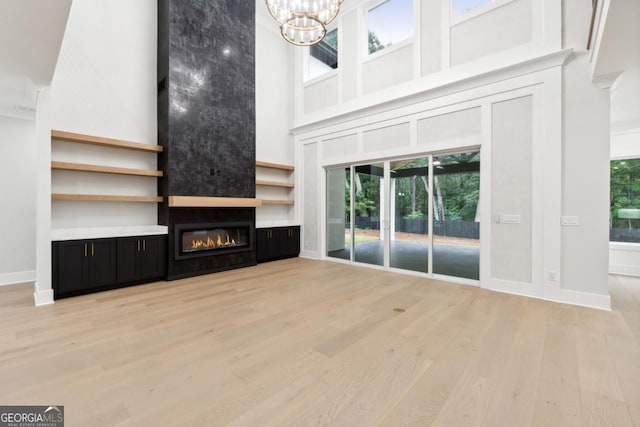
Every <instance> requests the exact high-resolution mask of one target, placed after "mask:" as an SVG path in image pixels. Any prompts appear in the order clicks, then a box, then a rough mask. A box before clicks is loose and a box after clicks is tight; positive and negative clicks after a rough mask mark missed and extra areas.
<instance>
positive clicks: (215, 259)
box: [167, 208, 256, 280]
mask: <svg viewBox="0 0 640 427" xmlns="http://www.w3.org/2000/svg"><path fill="white" fill-rule="evenodd" d="M169 211H170V216H169V224H168V226H169V236H168V246H169V250H168V251H167V252H168V258H169V263H168V266H167V267H168V268H167V278H168V279H169V280H174V279H181V278H184V277H190V276H195V275H200V274H207V273H215V272H218V271H223V270H230V269H232V268H240V267H249V266H252V265H256V252H255V230H254V228H253V227H254V226H255V208H170V209H169ZM238 222H249V223H250V224H252V228H251V232H250V233H249V237H250V239H251V242H250V245H249V247H248V248H246V250H241V251H233V252H227V251H225V252H222V253H215V254H212V255H211V256H202V257H194V258H186V259H176V256H175V249H176V244H177V242H176V239H177V237H178V236H177V233H176V225H179V224H203V223H214V224H220V225H222V224H224V223H230V224H235V223H238Z"/></svg>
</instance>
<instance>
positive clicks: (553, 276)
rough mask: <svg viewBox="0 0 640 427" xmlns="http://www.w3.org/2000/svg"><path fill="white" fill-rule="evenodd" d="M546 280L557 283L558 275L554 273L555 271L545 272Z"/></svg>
mask: <svg viewBox="0 0 640 427" xmlns="http://www.w3.org/2000/svg"><path fill="white" fill-rule="evenodd" d="M547 280H548V281H549V282H557V281H558V273H556V272H555V271H549V272H547Z"/></svg>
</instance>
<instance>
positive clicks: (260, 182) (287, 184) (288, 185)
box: [256, 179, 293, 188]
mask: <svg viewBox="0 0 640 427" xmlns="http://www.w3.org/2000/svg"><path fill="white" fill-rule="evenodd" d="M256 185H266V186H269V187H284V188H293V182H279V181H263V180H260V179H257V180H256Z"/></svg>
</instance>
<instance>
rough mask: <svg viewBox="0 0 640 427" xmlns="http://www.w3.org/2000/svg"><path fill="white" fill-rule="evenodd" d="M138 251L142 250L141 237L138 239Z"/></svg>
mask: <svg viewBox="0 0 640 427" xmlns="http://www.w3.org/2000/svg"><path fill="white" fill-rule="evenodd" d="M138 252H140V239H138Z"/></svg>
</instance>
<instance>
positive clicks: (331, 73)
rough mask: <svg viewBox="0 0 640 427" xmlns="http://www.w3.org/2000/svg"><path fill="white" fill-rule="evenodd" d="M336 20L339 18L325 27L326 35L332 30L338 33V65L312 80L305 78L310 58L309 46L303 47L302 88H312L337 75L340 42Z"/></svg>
mask: <svg viewBox="0 0 640 427" xmlns="http://www.w3.org/2000/svg"><path fill="white" fill-rule="evenodd" d="M338 20H339V17H338V18H337V19H335V20H334V21H333V22H331V23H330V24H329V25H327V34H329V33H330V32H331V31H333V30H336V31H338V65H337V66H336V68H333V69H331V70H328V71H327V72H326V73H324V74H320V75H319V76H315V77H313V78H307V76H308V74H309V60H310V58H311V46H305V47H304V49H303V52H302V87H307V86H312V85H314V84H316V83H318V82H321V81H323V80H326V79H329V78H331V77H334V76H337V75H338V70H340V48H341V44H342V42H341V41H340V28H339V27H340V26H339V25H338Z"/></svg>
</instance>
